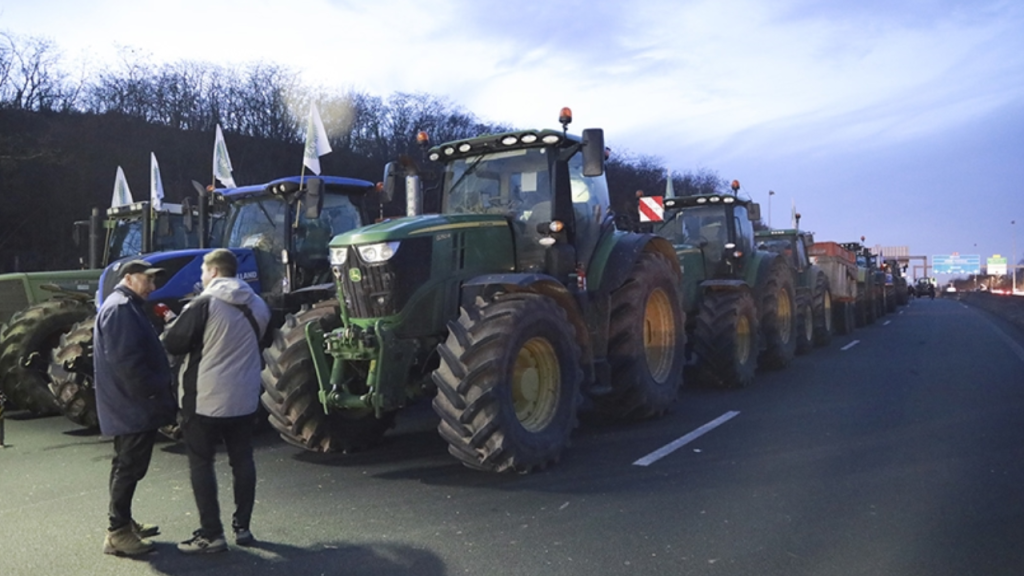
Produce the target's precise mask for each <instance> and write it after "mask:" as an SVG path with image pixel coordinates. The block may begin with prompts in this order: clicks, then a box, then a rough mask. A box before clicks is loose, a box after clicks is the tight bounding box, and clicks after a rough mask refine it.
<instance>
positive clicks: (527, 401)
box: [433, 293, 583, 474]
mask: <svg viewBox="0 0 1024 576" xmlns="http://www.w3.org/2000/svg"><path fill="white" fill-rule="evenodd" d="M437 349H438V352H439V353H440V357H441V364H440V366H439V367H438V368H437V369H436V370H435V371H434V373H433V379H434V383H435V384H436V385H437V395H436V396H435V397H434V401H433V406H434V411H435V412H437V414H438V415H439V416H440V417H441V423H440V424H439V425H438V428H437V429H438V432H439V433H440V434H441V437H442V438H444V439H445V440H446V441H447V442H448V452H450V453H451V454H452V455H453V456H455V457H456V458H458V459H459V460H460V461H461V462H462V463H463V464H465V465H466V466H469V467H470V468H476V469H479V470H487V471H492V472H508V471H515V472H519V473H523V474H525V473H527V472H530V471H532V470H534V469H543V468H545V467H547V466H548V465H549V464H553V463H555V462H557V461H558V459H559V458H560V456H561V453H562V451H563V450H564V449H565V448H566V447H568V445H569V436H570V434H571V433H572V430H573V429H574V428H575V427H576V425H577V422H578V420H577V414H576V412H577V408H578V406H579V403H580V392H579V390H580V380H581V379H582V374H583V372H582V370H581V369H580V349H579V346H578V344H577V343H576V333H575V330H574V328H573V326H572V324H570V323H569V321H568V319H567V317H566V314H565V311H564V310H563V309H562V308H561V307H560V306H558V305H557V304H556V303H555V302H554V301H552V300H551V299H549V298H547V297H544V296H541V295H538V294H526V293H515V294H504V295H500V296H497V297H496V298H495V299H494V300H492V301H490V302H484V301H483V300H482V299H480V298H478V299H477V301H476V303H475V305H474V306H471V307H469V308H468V309H467V308H465V307H464V308H462V311H461V313H460V315H459V319H458V321H453V322H449V323H448V339H447V340H446V341H445V342H444V343H442V344H441V345H439V346H438V348H437Z"/></svg>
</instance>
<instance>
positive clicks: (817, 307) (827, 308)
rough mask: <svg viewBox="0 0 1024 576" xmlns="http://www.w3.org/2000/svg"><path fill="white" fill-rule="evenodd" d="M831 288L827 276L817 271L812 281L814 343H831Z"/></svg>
mask: <svg viewBox="0 0 1024 576" xmlns="http://www.w3.org/2000/svg"><path fill="white" fill-rule="evenodd" d="M832 331H833V326H832V290H831V289H830V288H829V285H828V277H827V276H825V274H824V273H819V274H818V275H817V276H816V277H815V281H814V345H815V346H828V345H829V344H831V343H832Z"/></svg>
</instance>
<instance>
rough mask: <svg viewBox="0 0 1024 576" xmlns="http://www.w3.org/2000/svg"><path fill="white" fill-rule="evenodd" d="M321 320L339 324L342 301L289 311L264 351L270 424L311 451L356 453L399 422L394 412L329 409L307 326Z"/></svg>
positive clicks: (327, 326) (325, 323) (264, 398)
mask: <svg viewBox="0 0 1024 576" xmlns="http://www.w3.org/2000/svg"><path fill="white" fill-rule="evenodd" d="M312 322H319V323H320V324H321V326H323V328H324V330H325V331H326V330H330V329H332V328H335V327H337V326H338V324H339V323H340V317H339V309H338V303H337V302H336V301H333V300H332V301H325V302H320V303H318V304H316V305H314V306H312V307H304V308H303V309H302V310H300V311H299V312H298V313H297V314H289V315H288V316H287V317H286V318H285V324H284V326H282V327H281V328H280V329H278V330H277V333H276V334H275V335H274V342H273V344H272V345H271V346H270V347H269V348H267V349H266V350H264V352H263V359H264V360H265V361H266V367H265V368H264V369H263V373H262V379H263V395H262V397H261V398H260V399H261V401H262V402H263V406H264V407H265V408H266V409H267V411H268V412H269V413H270V416H269V419H270V425H271V426H273V427H274V429H275V430H277V432H278V433H279V434H280V435H281V438H283V439H284V440H285V441H286V442H288V443H289V444H292V445H294V446H298V447H300V448H303V449H305V450H309V451H311V452H354V451H358V450H362V449H365V448H369V447H371V446H374V445H376V444H378V443H380V441H381V439H382V438H383V436H384V433H385V432H386V431H387V430H388V429H389V428H391V427H392V426H394V420H395V414H394V413H393V412H390V413H387V414H385V415H384V417H383V418H377V417H375V416H374V414H373V413H372V412H355V411H334V412H331V413H329V414H325V413H324V407H323V404H321V403H320V397H319V394H320V386H319V384H318V383H317V377H316V371H315V369H314V368H313V357H312V355H311V354H310V351H309V345H308V344H307V342H306V325H307V324H310V323H312Z"/></svg>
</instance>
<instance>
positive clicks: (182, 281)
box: [96, 248, 261, 306]
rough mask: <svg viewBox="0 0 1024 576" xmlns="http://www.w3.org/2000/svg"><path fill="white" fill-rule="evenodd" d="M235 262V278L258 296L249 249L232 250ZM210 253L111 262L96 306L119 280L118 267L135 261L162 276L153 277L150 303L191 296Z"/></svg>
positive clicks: (173, 253)
mask: <svg viewBox="0 0 1024 576" xmlns="http://www.w3.org/2000/svg"><path fill="white" fill-rule="evenodd" d="M230 250H231V251H232V252H233V253H234V254H235V257H236V258H238V277H239V278H240V279H241V280H244V281H246V282H248V283H249V285H250V286H252V288H253V290H254V291H255V292H256V293H257V294H259V293H260V291H261V287H260V283H259V277H258V274H257V266H256V256H255V253H254V252H253V250H252V249H251V248H231V249H230ZM211 251H212V249H192V250H171V251H168V252H156V253H153V254H145V255H143V256H141V257H139V256H131V257H128V258H122V259H120V260H117V261H116V262H112V263H111V264H110V265H109V266H107V267H106V268H105V269H104V270H103V275H102V276H101V277H100V287H99V290H98V293H97V294H96V301H97V306H99V305H102V304H103V301H104V300H105V299H106V297H107V296H109V295H110V293H111V292H113V291H114V287H115V286H117V283H118V282H119V281H120V279H121V274H120V270H121V266H123V265H124V264H125V263H127V262H130V261H132V260H136V259H139V258H141V259H143V260H145V261H146V262H149V263H150V264H152V265H153V267H154V268H162V269H163V270H164V273H163V274H160V275H159V276H157V277H156V290H155V291H153V293H152V294H150V295H149V298H148V300H150V301H177V300H180V299H182V298H185V297H188V296H193V295H195V294H198V293H199V292H201V291H202V290H203V285H202V282H201V280H202V275H203V256H205V255H206V254H207V253H209V252H211Z"/></svg>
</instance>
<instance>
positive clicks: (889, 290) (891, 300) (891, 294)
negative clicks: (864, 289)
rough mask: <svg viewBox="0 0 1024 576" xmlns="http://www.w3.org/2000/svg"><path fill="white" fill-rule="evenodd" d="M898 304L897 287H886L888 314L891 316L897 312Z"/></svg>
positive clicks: (886, 308)
mask: <svg viewBox="0 0 1024 576" xmlns="http://www.w3.org/2000/svg"><path fill="white" fill-rule="evenodd" d="M897 304H898V302H897V301H896V287H895V286H886V287H885V311H886V312H887V313H889V314H892V313H893V312H895V311H896V305H897Z"/></svg>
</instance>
